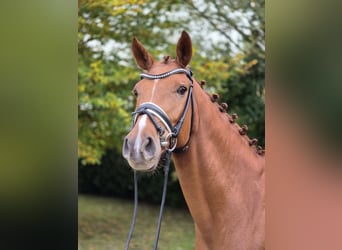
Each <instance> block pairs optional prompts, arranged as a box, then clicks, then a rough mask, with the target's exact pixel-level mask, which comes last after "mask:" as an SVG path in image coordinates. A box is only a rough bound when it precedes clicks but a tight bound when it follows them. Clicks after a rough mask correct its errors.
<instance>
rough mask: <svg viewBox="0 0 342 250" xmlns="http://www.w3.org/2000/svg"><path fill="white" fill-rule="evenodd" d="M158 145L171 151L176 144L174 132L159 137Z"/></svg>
mask: <svg viewBox="0 0 342 250" xmlns="http://www.w3.org/2000/svg"><path fill="white" fill-rule="evenodd" d="M160 145H161V146H162V147H163V148H165V149H166V150H167V151H170V152H172V151H173V150H175V148H176V146H177V137H176V136H175V134H174V133H169V134H168V135H167V136H166V137H160Z"/></svg>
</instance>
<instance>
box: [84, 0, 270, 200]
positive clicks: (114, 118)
mask: <svg viewBox="0 0 342 250" xmlns="http://www.w3.org/2000/svg"><path fill="white" fill-rule="evenodd" d="M264 18H265V16H264V1H260V0H256V1H244V0H242V1H235V0H228V1H217V0H216V1H214V0H210V1H201V0H196V1H189V0H187V1H170V0H167V1H156V0H151V1H143V0H129V1H127V0H125V1H123V0H89V1H82V0H81V1H79V14H78V52H79V54H78V64H79V67H78V82H79V83H78V97H79V103H78V157H79V192H81V193H82V192H83V193H84V192H85V193H96V194H108V195H117V196H121V197H131V195H132V172H131V170H130V169H129V167H128V165H127V163H126V162H125V161H124V160H123V159H122V156H121V147H122V141H123V137H124V135H125V134H126V133H127V132H128V130H129V128H130V125H131V112H132V111H133V106H134V99H133V98H132V95H131V89H132V88H133V86H134V84H135V83H136V82H137V81H138V79H139V73H140V71H139V69H138V68H137V66H136V65H135V63H134V60H133V58H132V55H131V52H130V44H131V40H132V37H133V36H136V37H137V38H138V39H139V40H140V41H141V42H142V43H143V44H144V46H145V47H146V48H147V49H148V50H149V51H150V53H152V54H153V55H154V57H155V58H162V57H163V55H165V54H169V55H171V56H172V57H174V56H175V45H176V42H177V39H178V37H179V35H180V33H181V31H182V30H187V31H188V32H189V34H190V36H191V37H192V40H193V47H194V48H193V49H194V56H193V59H192V61H191V63H190V66H191V69H192V71H193V72H194V76H195V78H196V79H197V80H198V81H200V80H202V79H205V80H206V85H205V88H206V90H207V91H208V92H209V93H214V92H217V93H218V94H219V95H220V97H221V99H220V102H226V103H228V105H229V108H228V112H229V113H230V114H232V113H237V114H238V115H239V119H238V122H239V123H240V124H247V125H248V127H249V136H250V137H252V138H253V137H255V138H257V139H258V140H259V145H261V146H264V134H265V133H264V131H265V122H264V119H265V117H264V105H265V100H264V96H265V85H264V73H265V43H264V35H265V32H264ZM172 171H173V172H172V174H171V176H170V184H169V193H168V200H167V203H168V204H169V205H174V206H178V205H180V204H183V205H184V204H185V203H184V200H183V198H182V195H181V192H180V189H179V185H178V181H177V177H176V175H175V172H174V170H172ZM160 175H161V174H160V173H155V174H154V175H153V176H152V178H151V176H147V177H146V176H141V177H140V178H141V179H143V180H142V181H141V183H142V185H143V187H142V188H141V189H140V191H141V192H142V193H141V194H140V195H141V196H140V198H141V199H145V200H148V201H150V202H154V201H155V202H157V200H159V197H160V190H161V188H160V186H159V185H158V182H160V181H159V179H161V178H159V177H160ZM156 183H157V184H156Z"/></svg>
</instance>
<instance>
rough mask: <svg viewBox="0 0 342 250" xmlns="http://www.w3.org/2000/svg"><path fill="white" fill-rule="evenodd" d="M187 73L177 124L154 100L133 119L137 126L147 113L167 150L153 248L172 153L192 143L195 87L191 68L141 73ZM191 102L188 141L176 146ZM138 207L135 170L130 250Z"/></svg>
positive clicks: (186, 147) (159, 75) (155, 246)
mask: <svg viewBox="0 0 342 250" xmlns="http://www.w3.org/2000/svg"><path fill="white" fill-rule="evenodd" d="M182 73H183V74H185V75H186V76H187V77H188V79H189V80H190V87H189V90H188V95H187V99H186V102H185V106H184V109H183V112H182V115H181V116H180V118H179V120H178V122H177V123H176V125H175V126H172V123H171V121H170V119H169V117H168V115H167V114H166V112H165V111H164V110H163V109H162V108H161V107H159V106H158V105H157V104H154V103H152V102H145V103H142V104H141V105H140V106H139V107H138V108H137V109H136V110H135V111H134V112H133V113H132V115H133V120H132V128H133V127H134V126H135V124H136V122H137V120H138V117H139V116H140V115H147V116H148V118H149V119H150V120H151V122H152V123H153V125H154V127H155V128H156V130H157V132H158V135H159V138H160V145H161V147H163V148H164V149H165V150H166V152H165V155H164V157H162V160H161V161H163V162H164V164H163V167H164V185H163V194H162V200H161V205H160V211H159V218H158V225H157V230H156V236H155V240H154V247H153V249H154V250H156V249H157V247H158V240H159V233H160V227H161V221H162V217H163V210H164V204H165V198H166V191H167V182H168V175H169V168H170V161H171V153H172V152H174V153H179V152H184V151H186V150H188V148H189V143H190V138H191V132H192V124H193V113H194V105H193V95H192V89H193V79H192V72H191V70H189V69H184V68H178V69H174V70H171V71H168V72H165V73H162V74H158V75H152V74H147V73H141V74H140V76H141V79H144V78H146V79H149V80H155V79H163V78H166V77H169V76H171V75H174V74H182ZM190 102H191V106H192V108H191V125H190V133H189V137H188V140H187V142H186V143H185V145H184V146H182V147H179V148H176V146H177V138H178V135H179V133H180V130H181V128H182V125H183V123H184V120H185V116H186V113H187V111H188V109H189V106H190ZM156 118H158V119H159V120H160V121H161V122H162V124H163V125H164V127H165V128H166V130H167V132H168V133H167V134H166V136H164V134H165V129H164V128H163V127H162V126H161V125H160V124H159V123H158V121H157V120H156ZM137 207H138V180H137V173H136V171H135V170H134V210H133V218H132V224H131V227H130V230H129V233H128V237H127V241H126V245H125V250H128V247H129V243H130V241H131V238H132V235H133V230H134V226H135V221H136V216H137Z"/></svg>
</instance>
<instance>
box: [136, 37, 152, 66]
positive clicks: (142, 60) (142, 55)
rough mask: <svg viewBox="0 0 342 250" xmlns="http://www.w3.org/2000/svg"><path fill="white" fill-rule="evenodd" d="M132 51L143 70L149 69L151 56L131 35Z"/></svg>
mask: <svg viewBox="0 0 342 250" xmlns="http://www.w3.org/2000/svg"><path fill="white" fill-rule="evenodd" d="M132 52H133V55H134V58H135V61H136V63H137V65H138V66H139V67H140V68H141V69H144V70H149V69H150V68H151V67H152V65H153V62H154V60H153V57H152V56H151V55H150V53H148V51H147V50H146V49H145V48H144V46H143V45H142V44H141V43H140V42H139V41H138V39H136V38H135V37H133V41H132Z"/></svg>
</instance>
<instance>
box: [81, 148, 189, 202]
mask: <svg viewBox="0 0 342 250" xmlns="http://www.w3.org/2000/svg"><path fill="white" fill-rule="evenodd" d="M101 162H102V163H101V165H85V166H84V165H82V164H81V162H80V161H79V163H78V190H79V193H91V194H98V195H109V196H116V197H120V198H127V199H132V200H133V171H132V169H131V168H130V167H129V165H128V163H127V162H126V160H125V159H124V158H123V157H122V156H121V153H118V152H115V151H109V152H107V153H106V154H105V156H104V157H103V158H102V160H101ZM174 172H175V169H174V167H173V165H172V166H171V167H170V174H169V183H168V191H167V196H166V204H167V205H168V206H174V207H180V206H181V207H185V206H186V203H185V200H184V197H183V194H182V191H181V188H180V186H179V182H178V180H176V178H173V176H174ZM163 179H164V177H163V171H162V169H158V170H157V171H156V172H154V173H140V174H138V180H139V201H144V202H149V203H153V204H159V203H160V200H161V195H162V188H163V187H162V186H163Z"/></svg>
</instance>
